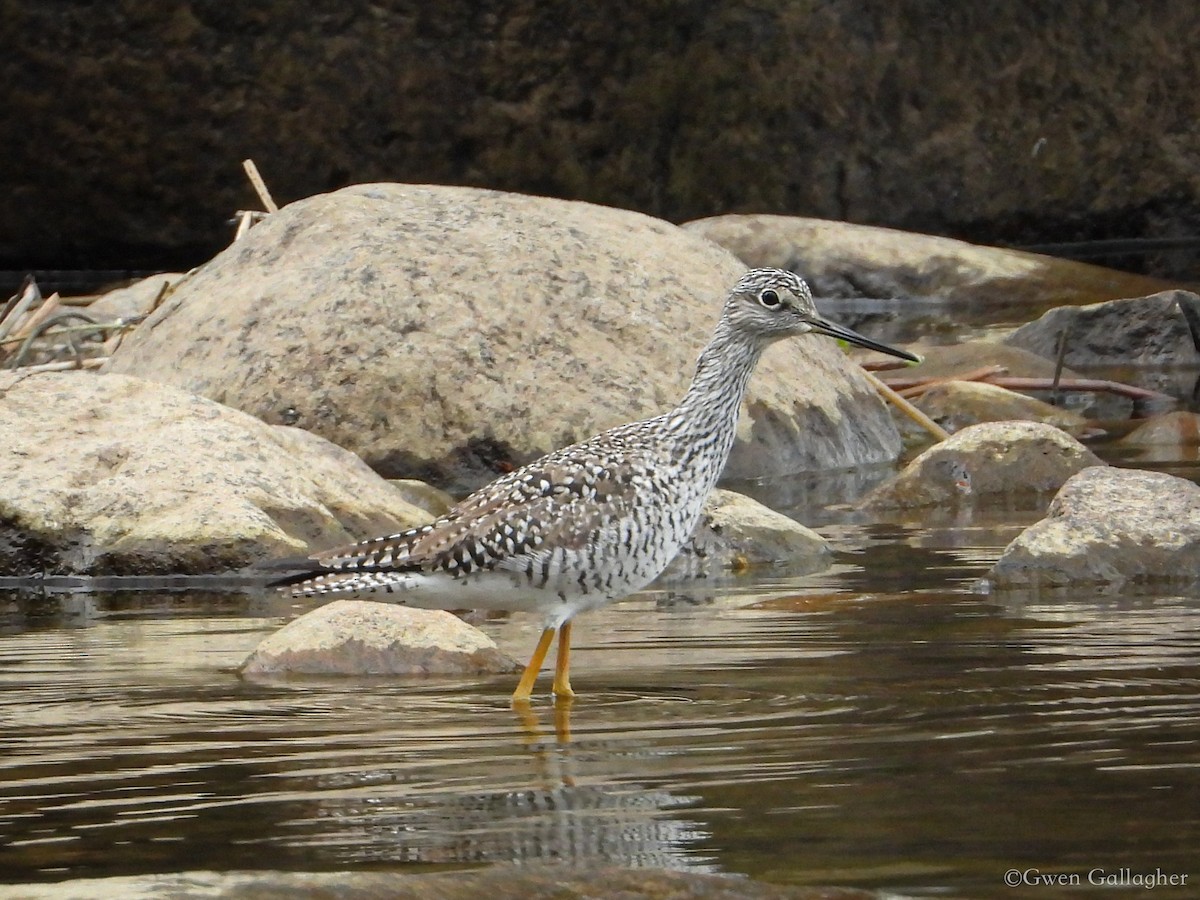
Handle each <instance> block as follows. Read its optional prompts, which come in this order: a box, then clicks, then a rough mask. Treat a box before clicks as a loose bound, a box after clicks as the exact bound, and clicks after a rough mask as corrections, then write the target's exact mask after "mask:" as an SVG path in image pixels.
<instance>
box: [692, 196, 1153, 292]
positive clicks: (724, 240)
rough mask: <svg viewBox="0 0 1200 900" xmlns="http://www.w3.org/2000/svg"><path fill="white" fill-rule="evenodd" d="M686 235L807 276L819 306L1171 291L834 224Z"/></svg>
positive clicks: (1075, 266)
mask: <svg viewBox="0 0 1200 900" xmlns="http://www.w3.org/2000/svg"><path fill="white" fill-rule="evenodd" d="M683 227H684V228H685V229H687V230H688V231H693V232H696V233H697V234H702V235H704V236H705V237H706V238H708V239H709V240H711V241H714V242H715V243H718V244H720V245H721V246H722V247H725V248H726V249H727V250H729V251H730V252H732V253H733V254H734V255H735V256H737V257H738V259H740V260H742V262H744V263H746V265H748V266H778V267H779V268H781V269H791V270H792V271H793V272H797V273H798V274H800V275H802V276H804V277H805V278H806V279H808V281H809V284H810V285H811V286H812V289H813V293H814V294H816V295H817V296H818V297H848V298H858V297H877V298H893V297H895V298H936V299H938V300H941V301H944V302H947V303H958V304H961V303H966V302H971V303H1000V304H1004V305H1005V306H1012V305H1021V306H1029V307H1034V308H1042V309H1044V308H1045V307H1047V306H1052V305H1055V304H1069V303H1089V302H1095V301H1097V300H1109V299H1112V298H1114V297H1128V296H1130V294H1131V293H1147V292H1149V291H1160V290H1163V289H1164V288H1167V287H1170V286H1171V285H1169V284H1167V283H1166V282H1163V281H1160V280H1158V279H1154V278H1146V277H1145V276H1141V275H1131V274H1128V273H1124V272H1116V271H1113V270H1111V269H1104V268H1101V267H1099V266H1091V265H1087V264H1085V263H1078V262H1071V261H1068V260H1062V259H1057V258H1054V257H1050V256H1041V255H1038V254H1036V253H1024V252H1022V251H1019V250H1006V249H1002V248H999V247H986V246H980V245H977V244H968V243H966V242H965V241H956V240H953V239H951V238H944V237H935V236H933V235H928V234H913V233H910V232H904V231H896V230H894V229H891V228H875V227H872V226H868V225H853V224H851V223H849V222H834V221H828V220H825V219H809V218H803V217H799V216H773V215H727V216H715V217H713V218H709V219H699V220H697V221H694V222H688V223H686V224H685V225H684V226H683Z"/></svg>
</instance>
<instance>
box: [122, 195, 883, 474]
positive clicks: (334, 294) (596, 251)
mask: <svg viewBox="0 0 1200 900" xmlns="http://www.w3.org/2000/svg"><path fill="white" fill-rule="evenodd" d="M743 271H744V267H743V266H742V265H741V264H740V263H738V262H737V261H736V260H735V259H734V258H733V257H732V256H730V255H729V254H728V253H727V252H725V251H724V250H721V249H720V248H718V247H716V246H715V245H713V244H711V243H709V242H708V241H705V240H703V239H702V238H700V237H697V236H696V235H692V234H689V233H687V232H685V231H682V230H680V229H678V228H676V227H675V226H674V225H670V224H668V223H666V222H662V221H658V220H655V219H650V218H647V217H646V216H641V215H637V214H635V213H630V212H625V211H621V210H614V209H606V208H603V207H597V206H591V205H588V204H584V203H570V202H564V201H559V200H548V199H545V198H538V197H526V196H521V195H516V194H505V193H500V192H496V191H484V190H476V189H470V188H457V187H437V186H418V185H398V184H376V185H360V186H357V187H352V188H346V189H344V190H341V191H337V192H335V193H332V194H325V195H321V196H317V197H312V198H309V199H307V200H302V201H299V202H297V203H294V204H292V205H290V206H288V207H286V208H284V209H283V210H281V211H280V212H278V213H275V214H273V215H271V216H270V217H269V218H268V219H267V220H266V221H265V222H263V223H262V224H260V225H258V226H256V227H255V228H253V229H251V231H250V232H249V233H248V234H247V235H246V236H245V237H244V238H243V239H242V240H240V241H238V242H237V243H236V244H234V245H233V246H231V247H230V248H229V249H227V250H226V251H224V252H222V253H221V254H219V255H218V256H217V257H216V258H215V259H213V260H212V261H211V262H210V263H208V264H206V265H204V266H202V267H201V268H200V269H199V270H198V271H195V272H193V273H192V274H191V275H190V276H189V277H188V279H187V280H186V281H185V282H184V283H183V284H181V285H179V287H178V288H176V290H175V291H174V292H173V293H172V294H171V296H170V298H169V299H168V300H167V302H166V303H164V304H163V305H162V306H161V307H160V308H159V310H158V311H157V312H156V313H155V314H154V315H153V316H151V317H150V318H149V319H148V320H147V321H146V322H145V323H144V324H143V325H142V326H141V327H140V328H139V329H138V330H137V331H136V332H135V333H134V334H132V335H130V336H129V337H127V338H126V339H125V342H124V343H123V344H122V346H121V348H120V349H119V350H118V351H117V353H116V354H115V355H114V357H113V359H112V362H111V364H110V366H109V370H110V371H112V372H122V373H126V374H134V375H138V376H140V377H144V378H150V379H155V380H159V381H163V382H165V383H167V384H172V385H175V386H177V387H181V388H184V389H186V390H189V391H194V392H196V393H199V394H201V395H203V396H207V397H210V398H212V399H215V400H218V401H219V402H222V403H227V404H229V405H231V406H234V407H237V408H238V409H242V410H244V411H246V412H249V413H251V414H253V415H255V416H258V417H259V418H261V419H263V420H264V421H267V422H271V423H287V424H295V425H298V426H300V427H302V428H306V429H309V430H311V431H313V432H315V433H317V434H320V435H321V436H322V437H325V438H327V439H329V440H331V441H333V442H334V443H337V444H339V445H340V446H343V447H346V448H348V449H350V450H353V451H354V452H355V453H357V454H358V455H359V456H361V457H362V458H363V459H364V460H366V461H367V462H368V463H369V464H370V465H371V466H372V467H373V468H375V469H376V470H377V471H379V472H380V473H382V474H384V475H385V476H387V477H418V478H421V479H423V480H426V481H431V482H432V483H435V484H438V485H439V486H443V487H451V488H452V489H453V490H454V491H455V492H456V493H457V492H458V491H459V490H460V489H462V488H465V487H475V486H477V485H478V484H480V483H482V482H484V481H487V480H490V479H491V478H493V477H494V476H495V475H496V474H497V473H498V472H502V471H505V470H507V469H508V468H509V467H511V466H513V465H518V464H521V463H525V462H528V461H530V460H532V459H534V458H536V457H538V456H540V455H542V454H545V453H547V452H549V451H551V450H554V449H557V448H559V447H561V446H564V445H566V444H569V443H572V442H573V441H576V440H579V439H581V438H584V437H588V436H590V435H592V434H594V433H596V432H598V431H601V430H602V429H604V428H607V427H610V426H612V425H615V424H618V423H620V422H625V421H628V420H630V419H635V418H639V417H643V416H647V415H651V414H656V413H658V412H661V411H663V410H665V409H668V408H669V407H671V406H672V405H673V404H674V403H675V402H677V401H678V399H679V398H680V397H681V396H682V394H683V391H684V390H685V388H686V387H687V384H688V383H689V381H690V379H691V375H692V372H693V368H694V363H695V359H696V354H697V353H698V352H699V350H700V348H701V347H702V346H703V344H704V342H705V341H706V340H707V338H708V337H709V333H710V331H711V328H712V325H713V323H714V322H715V321H716V318H717V315H718V313H719V308H720V302H721V300H722V298H723V297H724V294H725V292H726V291H727V290H728V288H729V286H730V285H731V284H732V283H733V282H734V281H735V280H736V279H737V278H738V277H739V276H740V275H741V274H742V273H743ZM899 447H900V443H899V437H898V435H897V433H896V430H895V426H894V425H893V424H892V421H891V418H890V417H889V415H888V414H887V411H886V409H885V408H884V406H883V404H882V402H881V401H880V399H879V398H878V396H876V394H875V392H874V391H873V390H872V389H871V387H870V386H869V384H868V383H867V382H866V380H865V379H864V378H863V377H862V375H861V373H860V372H859V371H858V370H857V368H856V367H854V366H852V365H851V364H850V363H849V362H848V361H847V360H846V359H845V358H844V355H843V354H842V353H841V351H840V350H839V349H838V347H837V346H836V345H835V344H834V343H833V342H832V341H828V340H821V339H816V338H813V339H801V340H795V341H789V342H785V343H784V344H781V345H780V346H777V347H774V348H772V349H771V350H770V351H769V352H768V353H767V354H766V357H765V358H764V361H763V364H762V365H761V366H760V368H759V370H758V372H757V373H756V375H755V378H754V379H753V380H752V382H751V386H750V394H749V397H748V403H747V409H746V411H745V413H744V414H743V421H742V423H741V425H740V427H739V431H738V438H737V444H736V446H735V448H734V451H733V457H732V459H731V461H730V464H729V468H728V470H727V474H728V475H729V476H731V477H739V476H748V475H771V474H783V473H790V472H796V471H800V470H804V469H812V468H829V467H846V466H851V465H855V464H858V463H862V462H868V461H880V460H887V459H891V458H893V457H894V456H895V455H896V453H897V452H898V451H899Z"/></svg>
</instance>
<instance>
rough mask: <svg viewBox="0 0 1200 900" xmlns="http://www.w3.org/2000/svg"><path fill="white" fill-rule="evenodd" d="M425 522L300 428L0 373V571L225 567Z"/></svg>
mask: <svg viewBox="0 0 1200 900" xmlns="http://www.w3.org/2000/svg"><path fill="white" fill-rule="evenodd" d="M429 518H431V517H430V516H429V514H428V513H426V512H425V511H423V510H421V509H418V508H417V507H415V506H413V505H411V504H409V503H407V502H405V500H404V499H403V495H402V494H401V493H400V492H399V491H398V490H397V489H395V488H393V487H391V486H390V485H389V484H387V482H385V481H383V480H382V479H380V478H379V477H378V476H377V475H375V473H373V472H372V471H371V470H370V469H368V468H367V467H366V466H365V465H364V464H363V463H362V462H361V461H360V460H358V459H357V458H356V457H355V456H354V454H352V453H349V452H347V451H346V450H343V449H341V448H340V447H337V446H335V445H333V444H330V443H329V442H328V441H325V440H322V439H321V438H318V437H316V436H315V435H311V434H308V433H307V432H304V431H302V430H300V429H298V428H284V427H278V426H272V425H267V424H265V423H263V422H260V421H259V420H257V419H255V418H254V417H252V416H248V415H246V414H245V413H242V412H238V411H237V410H234V409H229V408H228V407H224V406H221V405H220V404H219V403H214V402H213V401H211V400H206V399H203V398H201V397H196V396H194V395H191V394H187V393H185V392H183V391H180V390H177V389H175V388H171V387H167V386H165V385H162V384H157V383H154V382H149V381H144V380H142V379H139V378H130V377H128V376H125V375H100V376H96V375H92V374H88V373H84V372H63V373H43V374H38V375H29V374H27V373H20V372H18V373H5V374H3V375H0V574H5V575H37V574H41V573H58V574H95V575H142V574H166V573H174V574H200V573H211V572H223V571H228V570H230V569H236V568H239V567H242V566H245V565H247V564H249V563H252V562H255V561H258V560H261V559H264V558H268V557H272V556H288V555H296V554H301V553H308V552H312V551H315V550H318V549H321V548H324V547H329V546H332V545H336V544H340V543H347V542H349V541H351V540H355V539H357V538H358V537H361V536H362V535H363V534H384V533H387V532H389V531H394V530H396V529H397V528H399V527H408V526H411V525H416V524H419V523H420V522H423V521H426V520H427V519H429Z"/></svg>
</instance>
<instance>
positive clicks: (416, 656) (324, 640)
mask: <svg viewBox="0 0 1200 900" xmlns="http://www.w3.org/2000/svg"><path fill="white" fill-rule="evenodd" d="M517 668H519V667H518V665H517V663H516V662H514V661H513V660H512V659H511V658H510V657H508V656H506V655H505V654H503V653H501V652H500V649H499V648H498V647H497V646H496V643H495V641H493V640H492V639H491V638H490V637H488V636H487V635H486V634H484V633H483V632H482V631H480V630H479V629H478V628H474V627H473V626H471V625H468V624H467V623H466V622H464V621H462V619H460V618H458V617H457V616H455V615H453V614H452V613H448V612H445V611H443V610H438V609H412V608H410V607H406V606H397V605H394V604H390V603H376V602H373V601H368V600H335V601H333V602H332V603H327V604H326V605H325V606H321V607H318V608H317V609H314V610H313V611H312V612H309V613H305V614H304V615H302V616H300V617H299V618H298V619H293V620H292V621H291V622H289V623H288V624H287V625H285V626H283V628H281V629H280V630H279V631H277V632H275V633H274V634H272V635H271V636H270V637H267V638H264V639H263V641H262V642H261V643H260V644H259V645H258V646H257V647H256V648H254V652H252V653H251V654H250V656H249V657H248V658H247V659H246V661H245V662H244V663H243V664H242V669H241V671H242V674H243V675H272V674H275V675H279V674H289V673H291V674H297V675H468V674H482V673H499V672H512V671H515V670H516V669H517Z"/></svg>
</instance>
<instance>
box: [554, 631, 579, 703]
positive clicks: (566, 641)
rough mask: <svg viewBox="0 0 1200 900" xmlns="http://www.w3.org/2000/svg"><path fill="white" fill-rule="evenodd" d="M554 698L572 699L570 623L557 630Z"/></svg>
mask: <svg viewBox="0 0 1200 900" xmlns="http://www.w3.org/2000/svg"><path fill="white" fill-rule="evenodd" d="M554 696H555V697H561V698H564V699H567V698H570V697H574V696H575V692H574V691H573V690H571V623H570V621H566V622H563V623H562V625H560V626H559V628H558V661H557V662H556V663H555V666H554Z"/></svg>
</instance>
